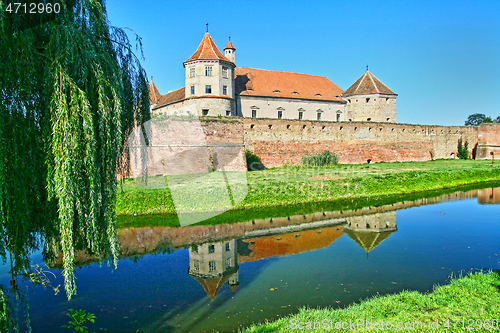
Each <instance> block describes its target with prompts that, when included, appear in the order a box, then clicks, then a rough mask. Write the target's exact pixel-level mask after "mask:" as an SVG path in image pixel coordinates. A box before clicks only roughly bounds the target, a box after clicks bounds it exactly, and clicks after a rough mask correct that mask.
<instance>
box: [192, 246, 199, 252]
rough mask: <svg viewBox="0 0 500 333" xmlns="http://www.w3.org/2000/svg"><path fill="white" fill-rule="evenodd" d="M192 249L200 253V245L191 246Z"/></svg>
mask: <svg viewBox="0 0 500 333" xmlns="http://www.w3.org/2000/svg"><path fill="white" fill-rule="evenodd" d="M191 250H193V252H195V253H198V245H193V246H191Z"/></svg>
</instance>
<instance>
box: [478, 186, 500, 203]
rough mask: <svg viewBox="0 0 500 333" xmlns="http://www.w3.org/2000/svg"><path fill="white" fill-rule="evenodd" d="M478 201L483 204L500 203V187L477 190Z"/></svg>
mask: <svg viewBox="0 0 500 333" xmlns="http://www.w3.org/2000/svg"><path fill="white" fill-rule="evenodd" d="M477 202H479V203H480V204H482V205H491V204H500V187H497V188H485V189H482V190H477Z"/></svg>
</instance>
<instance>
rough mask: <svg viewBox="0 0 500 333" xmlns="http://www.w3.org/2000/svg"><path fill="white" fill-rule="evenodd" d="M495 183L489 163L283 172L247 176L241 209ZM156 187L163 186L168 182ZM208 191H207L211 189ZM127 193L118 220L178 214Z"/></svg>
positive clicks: (154, 199) (165, 195)
mask: <svg viewBox="0 0 500 333" xmlns="http://www.w3.org/2000/svg"><path fill="white" fill-rule="evenodd" d="M495 180H500V168H498V167H495V168H492V167H491V163H490V162H488V161H471V160H469V161H461V160H440V161H428V162H405V163H377V164H370V165H369V164H363V165H339V166H334V167H318V168H313V167H283V168H274V169H268V170H264V171H258V172H248V173H247V181H248V195H247V197H246V198H245V200H243V201H242V202H241V203H240V204H239V205H238V206H237V207H236V208H237V209H247V208H263V207H273V206H280V205H291V204H300V203H309V204H311V203H317V202H332V201H335V200H339V199H341V200H346V199H352V198H367V197H371V198H376V197H379V196H384V195H394V194H403V193H414V192H421V191H427V190H436V189H443V188H451V187H456V186H460V185H467V184H473V183H479V182H487V181H495ZM152 181H159V182H160V183H161V182H163V179H159V180H158V179H156V180H155V179H152ZM202 186H205V185H202ZM206 186H207V190H208V187H210V184H207V185H206ZM123 189H124V191H123V193H119V194H118V199H117V214H118V215H133V214H158V213H167V214H168V213H170V214H171V213H175V207H174V205H173V202H172V198H171V195H170V191H169V190H168V189H166V190H161V189H152V190H145V189H142V188H140V187H138V186H136V185H135V182H134V181H133V180H126V182H125V184H124V187H123ZM209 197H210V196H207V198H209ZM207 204H211V203H210V202H209V203H207Z"/></svg>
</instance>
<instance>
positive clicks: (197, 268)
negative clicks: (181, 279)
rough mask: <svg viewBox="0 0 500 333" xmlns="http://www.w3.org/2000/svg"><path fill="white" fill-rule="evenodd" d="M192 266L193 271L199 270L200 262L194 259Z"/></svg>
mask: <svg viewBox="0 0 500 333" xmlns="http://www.w3.org/2000/svg"><path fill="white" fill-rule="evenodd" d="M193 268H194V270H195V271H199V270H200V262H199V261H198V260H195V261H194V263H193Z"/></svg>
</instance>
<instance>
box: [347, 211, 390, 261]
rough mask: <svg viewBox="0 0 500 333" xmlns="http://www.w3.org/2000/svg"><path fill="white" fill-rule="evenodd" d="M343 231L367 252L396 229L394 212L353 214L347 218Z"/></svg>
mask: <svg viewBox="0 0 500 333" xmlns="http://www.w3.org/2000/svg"><path fill="white" fill-rule="evenodd" d="M347 221H348V222H347V226H345V227H344V232H345V233H346V234H347V235H348V236H349V237H350V238H351V239H352V240H354V241H355V242H356V243H357V244H358V245H359V246H360V247H361V248H362V249H363V250H365V251H366V255H367V258H368V253H370V252H371V251H372V250H373V249H375V248H376V247H377V246H379V245H380V243H382V242H383V241H384V240H385V239H387V238H388V237H389V236H390V235H391V234H392V233H393V232H395V231H397V230H398V228H397V227H396V212H395V211H392V212H385V213H376V214H372V215H364V216H355V217H349V218H348V219H347Z"/></svg>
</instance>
